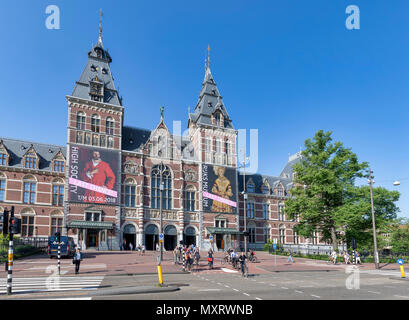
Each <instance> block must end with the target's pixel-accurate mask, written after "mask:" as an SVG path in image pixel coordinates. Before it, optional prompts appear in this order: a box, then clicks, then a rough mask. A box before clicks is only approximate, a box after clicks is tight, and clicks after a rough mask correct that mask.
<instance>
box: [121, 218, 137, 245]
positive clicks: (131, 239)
mask: <svg viewBox="0 0 409 320" xmlns="http://www.w3.org/2000/svg"><path fill="white" fill-rule="evenodd" d="M123 239H124V240H125V248H124V250H129V249H130V246H129V244H130V243H132V248H133V249H135V247H136V228H135V226H134V225H133V224H127V225H126V226H125V228H124V232H123Z"/></svg>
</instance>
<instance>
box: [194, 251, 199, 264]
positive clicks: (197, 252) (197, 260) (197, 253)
mask: <svg viewBox="0 0 409 320" xmlns="http://www.w3.org/2000/svg"><path fill="white" fill-rule="evenodd" d="M195 260H196V266H199V260H200V252H199V249H198V248H196V252H195Z"/></svg>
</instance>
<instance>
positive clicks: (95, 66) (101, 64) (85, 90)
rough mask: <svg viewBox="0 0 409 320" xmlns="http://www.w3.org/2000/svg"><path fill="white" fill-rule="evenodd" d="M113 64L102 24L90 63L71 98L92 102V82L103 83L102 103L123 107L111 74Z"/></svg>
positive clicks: (89, 54) (92, 50)
mask: <svg viewBox="0 0 409 320" xmlns="http://www.w3.org/2000/svg"><path fill="white" fill-rule="evenodd" d="M111 62H112V58H111V56H110V55H109V53H108V50H106V49H104V46H103V44H102V25H101V22H100V26H99V36H98V41H97V44H96V45H95V46H94V47H93V48H92V49H91V51H89V52H88V62H87V64H86V66H85V69H84V71H83V72H82V74H81V77H80V79H79V80H78V81H77V82H76V84H75V87H74V91H73V93H72V95H71V96H73V97H76V98H81V99H85V100H91V96H90V82H92V81H93V82H101V83H103V85H104V97H103V101H101V102H104V103H109V104H113V105H117V106H122V101H121V98H120V97H119V95H118V91H117V90H116V88H115V84H114V79H113V76H112V74H111V69H110V63H111Z"/></svg>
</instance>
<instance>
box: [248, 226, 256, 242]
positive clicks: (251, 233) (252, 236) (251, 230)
mask: <svg viewBox="0 0 409 320" xmlns="http://www.w3.org/2000/svg"><path fill="white" fill-rule="evenodd" d="M248 233H249V243H255V242H256V226H255V225H249V227H248Z"/></svg>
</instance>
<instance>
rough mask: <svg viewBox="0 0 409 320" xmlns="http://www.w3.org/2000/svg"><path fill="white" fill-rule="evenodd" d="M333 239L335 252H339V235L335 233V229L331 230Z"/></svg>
mask: <svg viewBox="0 0 409 320" xmlns="http://www.w3.org/2000/svg"><path fill="white" fill-rule="evenodd" d="M331 238H332V245H333V249H334V250H335V251H338V241H337V234H336V232H335V227H332V228H331Z"/></svg>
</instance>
